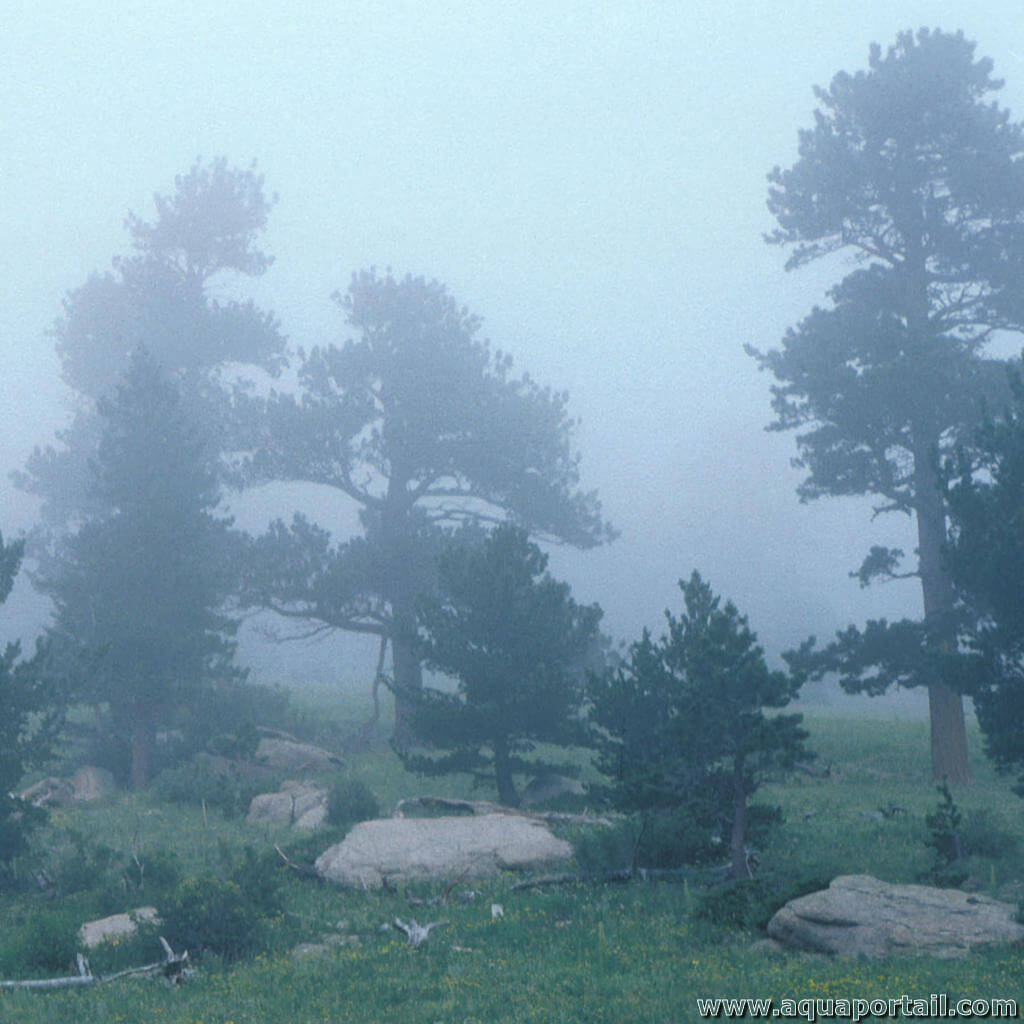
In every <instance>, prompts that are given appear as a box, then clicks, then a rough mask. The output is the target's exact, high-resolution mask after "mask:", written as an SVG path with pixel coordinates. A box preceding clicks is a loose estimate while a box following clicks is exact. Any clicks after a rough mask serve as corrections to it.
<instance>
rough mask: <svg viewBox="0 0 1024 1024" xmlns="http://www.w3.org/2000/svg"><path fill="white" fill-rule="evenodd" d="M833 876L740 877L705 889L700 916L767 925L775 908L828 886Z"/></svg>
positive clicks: (758, 926) (747, 925)
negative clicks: (785, 878)
mask: <svg viewBox="0 0 1024 1024" xmlns="http://www.w3.org/2000/svg"><path fill="white" fill-rule="evenodd" d="M829 881H830V880H829V879H828V878H826V877H823V876H820V875H807V876H805V877H803V878H799V879H796V880H795V881H794V880H788V881H787V880H783V879H779V878H771V877H768V876H765V877H762V878H740V879H733V880H730V881H728V882H725V883H724V884H722V885H718V886H715V887H714V888H713V889H708V890H707V891H706V892H703V893H701V895H700V896H699V897H698V898H697V909H696V912H695V913H696V916H697V917H699V918H702V919H703V920H706V921H711V922H713V923H714V924H718V925H723V926H725V927H730V928H756V929H763V928H765V926H766V925H767V924H768V922H769V921H770V920H771V918H772V916H773V915H774V914H775V912H776V911H777V910H778V909H779V908H780V907H782V906H784V905H785V904H786V903H788V902H789V901H790V900H795V899H797V898H799V897H800V896H806V895H807V894H808V893H811V892H818V891H819V890H821V889H827V888H828V885H829Z"/></svg>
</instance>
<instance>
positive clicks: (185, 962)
mask: <svg viewBox="0 0 1024 1024" xmlns="http://www.w3.org/2000/svg"><path fill="white" fill-rule="evenodd" d="M159 938H160V945H161V946H163V950H164V959H163V960H160V961H158V962H157V963H154V964H145V965H143V966H142V967H129V968H128V969H127V970H124V971H117V972H116V973H115V974H108V975H105V976H103V977H100V976H99V975H97V974H93V973H92V971H91V970H90V968H89V961H88V960H87V959H86V958H85V957H84V956H83V955H82V954H81V953H79V954H78V974H77V975H71V976H70V977H67V978H31V979H28V980H25V981H0V990H3V989H28V990H36V991H45V990H53V989H61V988H85V987H88V986H91V985H105V984H106V983H107V982H110V981H118V980H120V979H121V978H131V977H141V976H144V975H152V974H162V975H163V976H164V977H165V978H167V979H168V980H169V981H170V982H171V983H172V984H175V985H177V984H180V983H181V982H182V981H187V980H188V979H189V978H191V977H193V976H194V974H195V972H194V971H193V969H192V965H191V961H190V960H189V957H188V950H187V949H186V950H185V952H184V953H182V954H181V955H180V956H179V955H178V954H177V953H175V952H174V950H173V949H171V946H170V943H169V942H168V941H167V940H166V939H165V938H164V937H163V936H162V935H161V936H160V937H159Z"/></svg>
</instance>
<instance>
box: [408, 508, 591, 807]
mask: <svg viewBox="0 0 1024 1024" xmlns="http://www.w3.org/2000/svg"><path fill="white" fill-rule="evenodd" d="M547 561H548V560H547V556H546V555H545V554H544V553H543V552H542V551H541V550H540V548H539V547H538V546H537V545H536V544H534V543H532V542H531V541H530V540H529V538H528V536H527V534H526V532H525V531H524V530H520V529H517V528H515V527H511V526H499V527H497V528H495V529H494V530H493V531H492V532H491V533H490V534H489V535H488V536H487V538H486V539H485V540H484V541H483V543H482V544H481V545H479V546H477V545H465V544H458V545H453V546H451V547H449V548H448V549H447V550H446V551H445V553H444V554H443V555H442V557H441V560H440V566H439V573H438V575H439V581H440V595H439V596H436V597H434V598H423V599H421V601H420V604H419V609H418V618H419V622H420V625H421V635H420V640H419V644H418V646H417V651H418V653H419V654H420V655H421V656H422V658H423V660H424V661H425V663H426V664H427V665H428V666H430V667H431V668H433V669H437V670H439V671H441V672H444V673H445V674H447V675H449V676H451V677H453V678H455V679H456V680H457V682H458V687H457V690H456V692H455V693H448V692H444V691H441V690H438V689H435V688H431V687H425V688H424V689H423V690H422V691H420V693H419V694H418V696H416V697H415V698H414V700H415V703H414V709H415V710H414V722H415V724H416V731H417V733H418V734H419V735H422V736H424V737H425V738H426V739H427V740H428V741H429V742H430V744H431V746H433V747H435V748H437V749H439V750H447V751H449V753H448V754H447V755H445V756H442V757H434V756H431V755H420V756H415V757H410V756H407V757H406V763H407V764H408V765H409V766H410V767H413V768H415V769H416V770H418V771H422V772H425V773H428V774H441V773H447V772H469V773H472V774H474V775H476V776H478V777H489V778H491V779H493V780H494V782H495V783H496V785H497V790H498V798H499V800H500V801H501V802H502V803H504V804H507V805H509V806H513V807H514V806H518V804H519V799H520V798H519V793H518V791H517V789H516V786H515V779H514V776H516V775H517V774H522V773H533V774H536V773H538V772H540V771H542V770H544V769H545V768H549V769H550V768H553V767H560V768H561V769H562V770H568V769H566V768H565V766H553V765H549V764H545V763H544V762H542V761H541V760H540V759H538V758H535V757H528V756H527V755H529V754H531V753H532V752H533V751H534V748H535V747H536V745H537V744H538V743H549V744H557V745H567V744H573V743H581V742H583V741H584V738H585V732H584V728H583V724H582V720H581V717H580V712H581V707H582V702H583V696H584V674H585V671H586V665H587V659H588V658H591V657H593V656H594V654H595V652H596V651H597V650H598V648H599V643H600V634H599V632H598V623H599V621H600V618H601V610H600V608H599V607H598V606H597V605H589V606H582V605H578V604H577V603H576V602H575V601H574V600H573V599H572V597H571V596H570V590H569V586H568V584H566V583H560V582H559V581H557V580H555V579H553V578H552V577H551V576H550V575H549V574H548V573H547V572H546V569H547Z"/></svg>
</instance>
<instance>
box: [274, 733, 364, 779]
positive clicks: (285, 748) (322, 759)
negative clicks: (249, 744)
mask: <svg viewBox="0 0 1024 1024" xmlns="http://www.w3.org/2000/svg"><path fill="white" fill-rule="evenodd" d="M256 761H257V762H258V763H260V764H265V765H269V766H270V767H271V768H282V769H284V770H285V771H294V772H298V771H312V772H323V771H333V770H335V769H337V768H340V767H344V765H345V762H344V761H343V760H342V759H341V758H340V757H339V756H338V755H337V754H332V753H330V751H327V750H324V749H323V748H322V747H317V746H314V745H313V744H312V743H296V742H295V741H294V740H285V739H276V738H274V737H271V736H264V737H263V738H262V739H261V740H260V742H259V746H257V748H256Z"/></svg>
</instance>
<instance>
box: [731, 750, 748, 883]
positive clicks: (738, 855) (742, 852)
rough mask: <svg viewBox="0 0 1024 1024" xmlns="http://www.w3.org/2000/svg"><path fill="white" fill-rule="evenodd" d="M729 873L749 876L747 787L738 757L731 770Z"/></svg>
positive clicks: (742, 876) (740, 759)
mask: <svg viewBox="0 0 1024 1024" xmlns="http://www.w3.org/2000/svg"><path fill="white" fill-rule="evenodd" d="M729 859H730V871H729V874H730V875H731V876H732V877H733V878H749V877H750V868H749V867H748V866H747V788H746V786H745V785H744V784H743V760H742V758H738V759H737V761H736V764H735V766H734V767H733V770H732V837H731V839H730V842H729Z"/></svg>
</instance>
